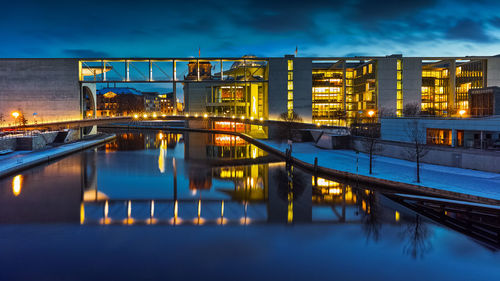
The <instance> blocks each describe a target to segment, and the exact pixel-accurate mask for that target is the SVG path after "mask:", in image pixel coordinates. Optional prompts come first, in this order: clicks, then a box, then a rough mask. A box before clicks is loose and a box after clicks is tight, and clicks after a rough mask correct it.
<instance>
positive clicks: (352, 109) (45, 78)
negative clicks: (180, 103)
mask: <svg viewBox="0 0 500 281" xmlns="http://www.w3.org/2000/svg"><path fill="white" fill-rule="evenodd" d="M0 73H2V75H3V76H5V79H3V80H2V81H0V89H2V90H1V95H0V97H1V103H0V113H2V114H3V116H10V115H11V112H13V111H20V112H21V113H22V114H23V116H24V117H25V118H26V119H27V120H28V123H30V122H34V121H35V120H34V119H35V118H38V119H42V118H43V120H44V121H57V120H60V119H64V120H68V119H78V118H93V117H96V85H98V84H101V85H102V84H116V83H120V85H121V86H122V87H123V86H124V85H123V84H126V83H135V84H137V83H141V84H145V83H163V84H167V86H166V88H169V90H170V89H171V91H172V95H173V96H172V99H173V100H177V99H178V97H181V99H182V96H183V97H184V104H185V107H184V112H185V114H191V115H195V114H199V115H204V114H208V115H217V116H235V117H238V118H241V117H243V118H258V119H260V118H262V119H278V118H280V115H281V114H283V113H288V114H290V113H292V112H295V113H297V114H299V115H300V117H302V119H303V120H304V121H305V122H310V123H316V124H321V125H332V126H346V125H350V124H354V123H366V122H373V121H374V120H376V119H378V118H380V117H385V116H389V117H404V116H405V115H406V116H407V115H409V114H410V113H411V112H412V110H408V109H412V108H413V109H415V108H417V109H418V110H420V111H421V112H422V113H423V114H425V115H429V116H437V117H467V116H471V115H473V112H471V111H470V109H469V96H470V94H469V93H470V91H471V90H474V89H481V88H486V87H494V86H500V56H481V57H479V56H477V57H476V56H475V57H404V56H402V55H389V56H381V57H295V56H293V55H286V56H284V57H255V56H244V57H238V58H113V59H103V58H100V59H0ZM34 85H36V87H35V88H34ZM405 109H406V110H405ZM471 113H472V114H471ZM173 114H176V112H175V110H174V112H173Z"/></svg>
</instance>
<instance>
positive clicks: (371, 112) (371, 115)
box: [368, 110, 375, 118]
mask: <svg viewBox="0 0 500 281" xmlns="http://www.w3.org/2000/svg"><path fill="white" fill-rule="evenodd" d="M374 114H375V111H373V110H370V111H368V116H370V118H371V117H373V115H374Z"/></svg>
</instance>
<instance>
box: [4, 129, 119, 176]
mask: <svg viewBox="0 0 500 281" xmlns="http://www.w3.org/2000/svg"><path fill="white" fill-rule="evenodd" d="M114 138H116V135H114V134H113V135H104V136H102V137H98V138H96V139H93V140H87V141H82V142H76V143H71V144H67V145H63V146H59V147H56V148H51V149H48V150H45V151H39V152H33V154H31V153H30V154H29V155H26V156H24V157H22V158H18V159H14V160H12V161H7V162H3V163H2V164H3V165H2V169H1V170H0V178H1V177H4V176H7V175H10V174H13V173H16V172H19V171H22V170H25V169H28V168H31V167H33V166H36V165H40V164H43V163H47V162H49V161H52V160H55V159H57V158H60V157H63V156H66V155H68V154H71V153H74V152H77V151H80V150H84V149H87V148H90V147H93V146H96V145H99V144H102V143H106V142H108V141H110V140H113V139H114Z"/></svg>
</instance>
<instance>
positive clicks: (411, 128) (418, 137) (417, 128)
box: [406, 119, 429, 182]
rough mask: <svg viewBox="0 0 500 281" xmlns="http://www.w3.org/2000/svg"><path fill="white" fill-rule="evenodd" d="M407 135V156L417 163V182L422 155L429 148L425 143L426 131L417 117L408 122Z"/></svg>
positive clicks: (418, 180)
mask: <svg viewBox="0 0 500 281" xmlns="http://www.w3.org/2000/svg"><path fill="white" fill-rule="evenodd" d="M406 129H407V135H408V139H409V141H410V143H411V144H412V145H411V147H410V148H409V149H408V151H407V152H408V157H409V159H410V160H411V161H415V162H416V163H417V182H420V162H421V159H422V157H424V156H425V155H426V154H427V153H428V152H429V149H428V147H427V145H426V144H425V137H426V131H425V128H423V127H422V126H421V125H420V123H419V121H418V120H417V119H414V120H412V121H410V122H408V127H407V128H406Z"/></svg>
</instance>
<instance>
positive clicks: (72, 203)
mask: <svg viewBox="0 0 500 281" xmlns="http://www.w3.org/2000/svg"><path fill="white" fill-rule="evenodd" d="M119 136H120V137H119V138H118V139H117V140H116V141H115V142H111V143H108V144H107V145H105V146H103V147H101V148H99V149H92V150H88V151H86V152H83V153H80V154H75V155H73V156H71V157H68V158H64V159H61V160H60V161H58V162H55V163H52V164H50V165H47V166H41V167H38V168H37V169H33V170H30V172H29V173H23V174H20V175H16V176H13V177H9V178H7V179H5V180H3V181H0V184H1V185H0V187H1V188H2V191H5V190H6V191H8V195H9V196H0V221H1V222H12V221H19V220H21V221H22V220H24V221H72V222H75V223H77V222H78V223H81V224H122V225H123V224H126V225H129V224H172V225H184V224H195V225H207V224H239V225H246V224H259V223H303V222H320V223H350V224H357V225H359V226H360V227H361V230H362V231H363V233H364V235H365V236H366V237H367V238H368V239H370V241H377V240H379V239H381V236H382V231H381V229H382V225H386V224H393V225H397V226H398V227H400V228H401V229H406V228H407V226H408V225H412V226H413V227H412V228H410V229H412V230H414V231H413V232H412V233H413V235H415V231H417V232H418V233H421V232H422V231H421V230H422V229H423V227H425V226H426V225H427V224H428V221H427V220H426V219H425V217H427V216H425V215H424V216H421V217H420V218H418V220H417V219H415V214H416V213H419V212H421V210H422V209H423V208H424V207H425V208H426V209H425V212H427V213H426V214H428V213H429V206H428V205H424V204H420V205H415V207H414V208H413V209H406V208H401V207H400V206H399V205H397V204H396V203H394V202H393V201H392V200H393V199H389V198H388V197H386V196H385V195H382V194H381V193H379V192H377V191H374V190H368V189H359V188H354V187H352V186H350V185H349V183H345V182H339V181H335V180H331V179H326V178H322V177H315V176H312V175H310V174H307V173H305V172H302V171H301V170H299V169H297V168H293V169H291V170H287V169H286V166H285V164H284V163H282V162H272V161H276V160H275V159H274V160H273V159H271V158H268V157H269V155H268V154H267V153H265V152H264V151H262V150H260V149H258V148H257V147H255V146H253V145H251V144H248V143H247V142H245V141H243V140H241V139H237V138H231V137H229V138H227V137H225V136H224V135H219V136H220V138H217V136H216V135H207V134H202V133H185V134H177V133H169V132H165V131H163V132H158V131H151V132H142V133H133V132H126V133H124V132H122V133H120V134H119ZM128 141H131V143H128V144H127V143H126V142H128ZM225 145H227V146H225ZM140 150H144V151H140ZM219 152H220V153H219ZM119 155H122V156H123V155H125V156H126V157H125V158H119V161H118V162H109V163H107V162H106V161H108V160H109V159H113V158H116V157H118V156H119ZM173 158H175V159H176V161H177V164H176V167H177V169H174V166H173ZM254 159H257V160H259V162H258V163H259V164H255V162H253V163H252V161H253V160H254ZM268 160H269V161H270V162H266V161H268ZM106 163H107V164H106ZM116 163H119V164H121V165H122V166H115V165H116ZM137 163H139V164H137ZM105 165H108V166H105ZM131 165H133V169H129V170H127V172H123V169H124V168H130V166H131ZM27 174H29V176H27ZM103 178H107V179H108V181H102V179H103ZM174 178H176V179H177V185H178V186H177V188H176V192H175V194H176V195H175V196H174V193H173V187H174V182H173V179H174ZM289 178H291V179H292V180H289ZM138 179H140V181H137V180H138ZM47 182H50V184H47ZM110 182H111V183H113V184H111V185H112V186H109V185H110V184H109V183H110ZM104 183H107V184H104ZM82 188H83V190H82ZM148 188H151V189H149V192H150V193H144V192H146V191H147V190H148ZM151 190H153V191H151ZM165 190H166V191H165ZM143 191H144V192H143ZM21 192H22V195H21ZM127 192H128V193H127ZM3 194H5V193H3ZM144 194H145V195H144ZM82 200H83V203H82ZM27 204H30V205H31V207H30V210H31V208H32V209H33V212H31V213H29V214H28V213H26V212H25V211H21V210H26V206H27ZM47 206H50V207H49V208H47ZM422 206H423V207H422ZM440 208H444V207H443V205H442V204H441V205H436V209H435V210H432V211H433V212H435V213H436V214H437V215H436V216H434V217H436V218H440V219H441V218H444V219H446V220H453V223H454V224H455V225H457V224H459V223H460V222H461V221H462V220H464V218H466V217H467V216H468V213H466V211H464V212H463V213H459V212H456V211H454V210H455V209H446V210H444V211H442V209H440ZM484 219H485V218H484V217H481V218H477V217H474V218H473V221H476V222H477V221H481V220H484ZM471 220H472V219H471ZM440 223H446V221H445V222H441V221H440ZM488 223H489V224H490V225H494V223H490V222H489V221H488ZM468 227H470V226H467V224H465V223H464V227H462V230H460V231H466V229H468ZM464 229H465V230H464ZM492 232H493V233H497V232H495V230H494V229H493V230H492ZM403 233H410V232H409V231H406V232H403ZM470 233H472V234H470V235H476V236H477V233H480V231H479V230H474V231H472V230H470ZM408 235H410V234H408ZM408 235H406V236H405V238H404V239H406V238H408V239H410V238H411V237H407V236H408ZM467 235H469V234H467ZM487 235H488V234H484V235H483V236H484V237H486V236H487ZM419 237H420V238H422V236H419ZM423 238H425V239H424V240H429V239H431V238H432V235H431V234H428V235H423ZM423 238H422V239H423ZM404 239H402V240H404ZM477 239H479V238H477ZM481 239H482V238H481ZM485 239H486V238H485ZM487 239H489V241H493V242H490V243H498V242H495V241H496V240H495V239H497V240H498V237H497V238H495V237H493V236H491V237H489V238H488V237H487ZM419 243H420V244H421V245H425V247H420V246H419V247H420V249H422V248H424V249H426V248H428V247H427V244H426V243H427V241H422V242H419ZM417 246H418V245H417ZM407 252H408V254H409V255H411V256H419V255H420V254H419V255H415V250H414V249H411V250H408V251H407ZM420 252H421V251H420Z"/></svg>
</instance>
